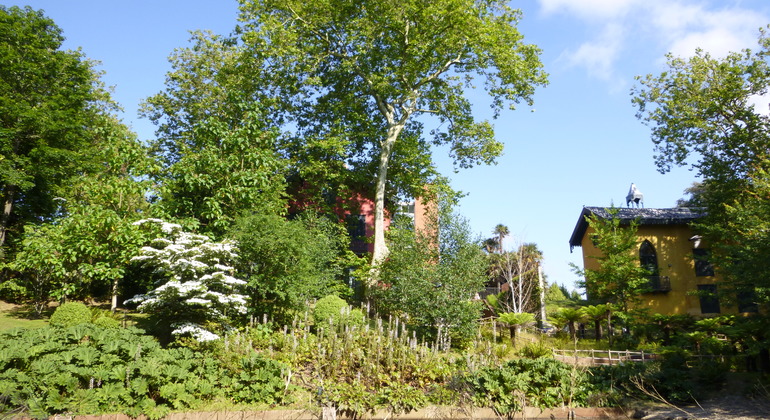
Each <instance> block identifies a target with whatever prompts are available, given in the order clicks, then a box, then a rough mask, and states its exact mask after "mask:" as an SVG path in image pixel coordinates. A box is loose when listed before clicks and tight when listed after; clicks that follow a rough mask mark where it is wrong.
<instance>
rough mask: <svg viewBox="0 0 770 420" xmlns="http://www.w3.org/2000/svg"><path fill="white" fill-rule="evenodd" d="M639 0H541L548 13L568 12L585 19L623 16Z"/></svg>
mask: <svg viewBox="0 0 770 420" xmlns="http://www.w3.org/2000/svg"><path fill="white" fill-rule="evenodd" d="M636 3H640V1H639V0H540V6H541V7H542V10H543V12H544V13H546V14H550V13H558V12H566V13H570V14H576V15H578V16H580V17H581V18H584V19H607V18H614V17H618V16H622V15H624V14H625V13H627V12H628V10H629V9H631V8H632V6H633V5H634V4H636Z"/></svg>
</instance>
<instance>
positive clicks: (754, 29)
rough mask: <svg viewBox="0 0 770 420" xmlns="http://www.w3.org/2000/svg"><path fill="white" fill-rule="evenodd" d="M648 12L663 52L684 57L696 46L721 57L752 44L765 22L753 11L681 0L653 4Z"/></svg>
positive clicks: (764, 19) (691, 53)
mask: <svg viewBox="0 0 770 420" xmlns="http://www.w3.org/2000/svg"><path fill="white" fill-rule="evenodd" d="M649 13H650V23H651V24H652V27H653V30H655V31H656V33H658V34H659V36H660V39H661V42H663V43H664V45H665V46H666V48H667V51H666V52H671V53H673V54H674V55H677V56H684V57H689V56H692V55H694V53H695V50H696V48H701V49H703V50H704V51H707V52H709V53H711V55H713V56H716V57H724V56H725V55H727V54H728V53H729V52H731V51H740V50H742V49H744V48H751V47H755V46H756V39H757V36H758V32H759V28H760V27H761V26H763V25H764V24H765V23H766V22H765V21H766V18H765V17H763V16H761V15H759V14H757V13H756V12H754V11H749V10H743V9H737V8H725V9H719V10H707V9H705V8H703V6H701V5H693V4H686V3H684V2H680V3H665V2H657V3H653V4H651V7H650V9H649Z"/></svg>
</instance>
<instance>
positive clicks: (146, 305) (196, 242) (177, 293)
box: [126, 219, 248, 341]
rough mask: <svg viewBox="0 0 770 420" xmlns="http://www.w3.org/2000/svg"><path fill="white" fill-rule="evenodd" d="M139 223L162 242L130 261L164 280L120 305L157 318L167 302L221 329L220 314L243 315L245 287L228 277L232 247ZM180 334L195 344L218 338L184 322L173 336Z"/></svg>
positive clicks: (233, 253) (233, 255) (172, 228)
mask: <svg viewBox="0 0 770 420" xmlns="http://www.w3.org/2000/svg"><path fill="white" fill-rule="evenodd" d="M143 223H156V224H160V226H161V231H162V232H163V233H164V234H165V235H166V236H165V237H161V238H157V239H155V240H153V241H152V243H151V246H146V247H143V248H142V249H141V250H140V253H139V255H138V256H136V257H134V258H133V261H137V262H141V263H143V264H146V265H150V266H153V267H154V269H155V270H156V272H158V273H161V274H163V275H165V276H167V277H168V279H169V280H168V281H167V282H166V283H164V284H162V285H161V286H159V287H158V288H156V289H155V290H152V291H150V292H149V293H147V294H146V295H137V296H134V297H133V298H131V299H129V300H127V301H126V303H138V304H139V309H140V310H142V311H148V312H149V311H152V312H154V313H162V312H163V309H164V308H165V307H168V306H169V305H168V304H169V303H171V302H172V301H173V302H174V303H175V304H176V305H172V306H175V307H178V306H179V305H180V304H181V305H183V306H186V307H188V308H189V310H190V311H191V312H195V311H197V312H196V313H198V314H200V311H201V310H202V309H203V310H205V316H206V317H207V318H208V319H209V320H211V321H216V322H219V323H220V324H224V325H227V323H228V322H227V319H226V318H225V316H224V314H226V313H240V314H245V313H246V310H247V308H248V302H247V297H246V296H245V295H243V294H241V293H240V292H241V290H242V289H243V287H244V286H245V285H246V281H244V280H242V279H239V278H236V277H235V276H234V275H233V273H234V271H235V269H234V268H233V266H232V265H230V263H231V262H233V261H235V260H236V259H237V258H238V253H237V252H238V251H237V248H236V247H235V244H234V243H233V242H230V241H222V242H212V241H211V239H210V238H208V237H207V236H204V235H197V234H193V233H190V232H185V231H183V230H182V228H181V226H179V225H177V224H174V223H167V222H164V221H163V220H160V219H144V220H140V221H138V222H135V224H137V225H140V224H143ZM168 321H172V320H168ZM174 321H179V320H178V319H176V320H174ZM204 332H205V334H204ZM182 333H190V334H192V336H193V337H194V338H195V339H196V340H198V341H208V340H212V339H216V338H218V336H216V334H213V333H211V332H209V331H207V330H206V329H204V328H203V327H201V326H200V325H197V324H194V323H190V322H187V323H183V324H181V326H180V327H179V328H176V329H175V330H174V334H182ZM211 337H215V338H211Z"/></svg>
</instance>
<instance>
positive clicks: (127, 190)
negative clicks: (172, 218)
mask: <svg viewBox="0 0 770 420" xmlns="http://www.w3.org/2000/svg"><path fill="white" fill-rule="evenodd" d="M91 130H92V131H93V132H94V136H95V138H97V139H98V141H99V143H100V144H101V145H102V146H101V147H100V148H99V150H97V151H95V153H94V156H93V158H92V159H93V161H94V162H99V163H100V166H101V168H102V169H101V171H98V172H97V171H94V172H93V173H86V174H83V175H82V176H80V177H78V178H76V179H73V180H71V181H70V182H71V184H70V186H69V188H68V189H67V190H66V191H63V192H64V193H65V195H64V196H63V197H60V198H59V199H58V202H59V206H58V209H57V211H56V214H55V215H54V217H53V218H52V219H51V220H49V221H46V222H44V223H39V222H37V223H28V224H27V225H25V234H24V237H23V240H22V241H21V243H20V244H18V246H17V252H16V254H15V255H14V259H13V260H12V261H10V264H8V265H7V268H9V269H10V270H13V271H15V272H14V273H10V278H9V279H8V280H7V281H6V283H5V284H3V287H4V288H6V289H12V288H15V289H16V296H15V298H31V299H33V301H34V303H35V305H36V306H38V305H44V304H46V303H47V302H48V301H49V300H51V299H54V300H64V299H68V298H81V299H82V298H86V297H97V298H102V297H104V296H105V295H108V296H109V295H111V301H112V302H111V306H112V310H115V308H116V307H117V298H118V293H119V287H118V286H119V281H120V280H121V279H122V278H123V277H124V275H125V273H126V269H127V267H128V265H129V262H130V260H131V258H132V257H133V256H135V255H136V254H137V253H138V251H139V248H140V247H141V246H142V245H143V244H144V242H145V241H146V240H147V238H146V237H145V235H144V234H145V233H146V232H144V231H143V230H142V229H140V228H139V227H137V226H134V225H133V224H132V223H133V222H134V221H136V220H138V218H139V217H141V216H142V215H144V214H146V212H147V211H148V210H149V203H148V202H147V200H146V196H147V194H148V192H149V188H150V185H149V184H148V182H147V181H146V180H140V179H139V177H141V176H142V175H143V174H146V173H148V170H149V166H151V165H150V163H149V162H148V160H147V156H146V153H145V149H144V147H142V145H141V144H139V142H138V141H137V139H136V136H135V135H134V134H133V133H131V132H130V131H129V130H128V129H127V128H126V127H125V126H124V125H123V124H121V123H120V122H118V121H117V120H116V119H114V118H112V117H108V116H105V117H104V118H100V119H95V120H94V124H93V125H92V127H91ZM41 281H42V282H44V283H46V282H47V284H48V287H50V290H49V291H48V292H47V293H46V292H45V291H44V290H43V289H41V286H42V284H41ZM10 294H11V295H12V296H13V293H10Z"/></svg>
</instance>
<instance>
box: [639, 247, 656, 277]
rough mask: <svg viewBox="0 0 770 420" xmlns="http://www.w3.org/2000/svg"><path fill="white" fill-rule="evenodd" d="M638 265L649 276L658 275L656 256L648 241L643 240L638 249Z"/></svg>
mask: <svg viewBox="0 0 770 420" xmlns="http://www.w3.org/2000/svg"><path fill="white" fill-rule="evenodd" d="M639 264H640V265H641V266H642V268H644V269H646V270H647V271H648V272H649V273H650V275H651V276H657V275H658V255H657V254H655V247H654V246H652V243H650V241H648V240H645V241H644V242H642V246H640V247H639Z"/></svg>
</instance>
